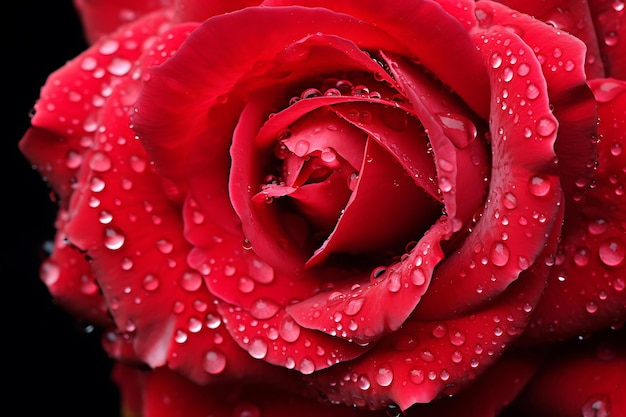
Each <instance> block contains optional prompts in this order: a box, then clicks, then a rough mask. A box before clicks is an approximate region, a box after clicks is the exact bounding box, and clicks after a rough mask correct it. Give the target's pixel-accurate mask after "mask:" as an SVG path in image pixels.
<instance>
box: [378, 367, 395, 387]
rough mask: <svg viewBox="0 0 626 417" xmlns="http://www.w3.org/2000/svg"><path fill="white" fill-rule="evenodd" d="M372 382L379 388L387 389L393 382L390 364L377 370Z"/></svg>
mask: <svg viewBox="0 0 626 417" xmlns="http://www.w3.org/2000/svg"><path fill="white" fill-rule="evenodd" d="M374 380H375V381H376V383H377V384H378V385H380V386H381V387H388V386H389V385H391V383H392V382H393V370H392V369H391V365H390V364H385V365H383V366H381V367H380V368H378V370H377V371H376V374H375V375H374Z"/></svg>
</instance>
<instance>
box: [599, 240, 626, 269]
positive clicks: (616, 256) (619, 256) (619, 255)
mask: <svg viewBox="0 0 626 417" xmlns="http://www.w3.org/2000/svg"><path fill="white" fill-rule="evenodd" d="M598 254H599V255H600V260H601V261H602V262H603V263H604V264H605V265H607V266H618V265H620V264H621V263H622V261H623V260H624V256H626V250H625V249H624V244H623V243H621V242H620V241H618V240H616V239H606V240H604V241H603V242H602V243H600V247H599V249H598Z"/></svg>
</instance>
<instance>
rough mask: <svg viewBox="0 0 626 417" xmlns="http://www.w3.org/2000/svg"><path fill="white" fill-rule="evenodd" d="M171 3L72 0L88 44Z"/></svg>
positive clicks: (158, 0)
mask: <svg viewBox="0 0 626 417" xmlns="http://www.w3.org/2000/svg"><path fill="white" fill-rule="evenodd" d="M172 3H173V0H131V1H128V0H74V6H75V7H76V9H77V10H78V13H79V14H80V18H81V20H82V23H83V27H84V31H85V36H86V37H87V41H88V42H89V43H94V42H96V41H97V40H98V39H100V37H102V36H104V35H106V34H109V33H112V32H114V31H115V30H117V29H118V28H119V27H120V26H122V25H125V24H127V23H130V22H132V21H134V20H137V19H138V18H140V17H142V16H143V15H146V14H148V13H150V12H152V11H155V10H159V9H164V8H167V7H168V6H169V5H171V4H172Z"/></svg>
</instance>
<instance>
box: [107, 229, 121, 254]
mask: <svg viewBox="0 0 626 417" xmlns="http://www.w3.org/2000/svg"><path fill="white" fill-rule="evenodd" d="M125 241H126V237H125V236H124V234H123V233H122V232H121V231H120V230H119V229H116V228H113V227H107V228H106V229H104V246H105V247H106V248H108V249H111V250H117V249H119V248H121V247H122V246H124V242H125Z"/></svg>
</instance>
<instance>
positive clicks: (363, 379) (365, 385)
mask: <svg viewBox="0 0 626 417" xmlns="http://www.w3.org/2000/svg"><path fill="white" fill-rule="evenodd" d="M356 383H357V386H358V387H359V388H360V389H362V390H363V391H366V390H368V389H369V388H370V386H371V385H372V384H371V383H370V380H369V378H368V377H367V375H365V374H363V375H360V376H359V377H358V379H357V381H356Z"/></svg>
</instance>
